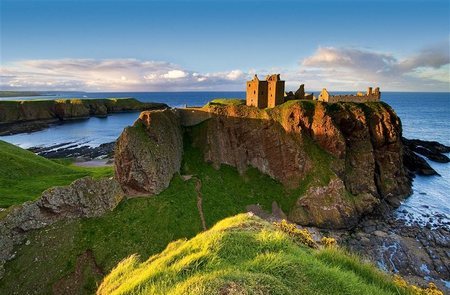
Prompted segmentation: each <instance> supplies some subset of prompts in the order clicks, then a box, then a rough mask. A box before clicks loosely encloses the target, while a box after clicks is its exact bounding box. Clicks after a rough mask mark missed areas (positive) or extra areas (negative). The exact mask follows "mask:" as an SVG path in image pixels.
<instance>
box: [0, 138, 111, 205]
mask: <svg viewBox="0 0 450 295" xmlns="http://www.w3.org/2000/svg"><path fill="white" fill-rule="evenodd" d="M0 163H1V165H0V207H9V206H11V205H15V204H21V203H23V202H25V201H30V200H34V199H36V198H38V197H39V196H40V195H41V193H42V192H43V191H44V190H46V189H48V188H50V187H53V186H58V185H67V184H70V183H71V182H72V181H74V180H75V179H78V178H81V177H84V176H88V175H90V176H93V177H103V176H111V175H112V173H113V168H112V167H93V168H85V167H77V166H74V165H71V164H70V162H68V161H64V162H63V161H51V160H48V159H45V158H43V157H40V156H37V155H35V154H34V153H32V152H30V151H26V150H23V149H21V148H19V147H17V146H14V145H12V144H9V143H6V142H4V141H1V140H0Z"/></svg>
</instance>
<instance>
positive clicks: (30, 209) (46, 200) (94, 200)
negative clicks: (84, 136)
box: [0, 177, 124, 278]
mask: <svg viewBox="0 0 450 295" xmlns="http://www.w3.org/2000/svg"><path fill="white" fill-rule="evenodd" d="M123 196H124V193H123V191H122V189H121V188H120V185H119V184H118V183H117V182H116V181H115V180H114V179H108V178H104V179H100V180H95V179H92V178H91V177H84V178H81V179H78V180H75V181H74V182H73V183H72V184H70V185H69V186H62V187H54V188H51V189H48V190H46V191H45V192H44V193H43V194H42V196H41V197H40V198H39V199H38V200H36V201H33V202H26V203H24V204H23V205H21V206H18V207H16V208H14V209H12V211H11V212H9V213H8V215H7V216H6V217H5V218H4V219H2V220H1V221H0V278H1V277H2V274H3V265H4V263H5V262H6V261H7V260H9V259H11V258H13V254H12V253H13V247H14V246H15V245H17V244H20V243H22V242H24V240H25V239H26V233H27V232H28V231H30V230H34V229H39V228H42V227H45V226H48V225H50V224H53V223H55V222H57V221H61V220H68V219H74V218H85V217H95V216H100V215H102V214H104V213H106V212H108V211H111V210H112V209H114V208H115V207H116V206H117V204H118V203H119V202H120V201H121V200H122V199H123Z"/></svg>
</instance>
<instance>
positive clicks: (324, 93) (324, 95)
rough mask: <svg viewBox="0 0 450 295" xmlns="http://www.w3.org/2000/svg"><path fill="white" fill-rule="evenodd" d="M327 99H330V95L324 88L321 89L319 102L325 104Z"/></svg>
mask: <svg viewBox="0 0 450 295" xmlns="http://www.w3.org/2000/svg"><path fill="white" fill-rule="evenodd" d="M329 99H330V93H328V91H327V89H326V88H323V89H322V91H321V92H320V94H319V100H320V101H326V102H327V101H328V100H329Z"/></svg>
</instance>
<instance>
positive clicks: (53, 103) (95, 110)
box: [0, 98, 167, 135]
mask: <svg viewBox="0 0 450 295" xmlns="http://www.w3.org/2000/svg"><path fill="white" fill-rule="evenodd" d="M166 107H167V105H166V104H163V103H143V102H140V101H138V100H136V99H134V98H123V99H59V100H29V101H0V135H7V134H15V133H22V132H32V131H37V130H41V129H44V128H47V127H48V126H49V124H52V123H57V122H62V121H67V120H75V119H83V118H88V117H90V116H100V117H104V116H106V115H108V114H110V113H118V112H131V111H143V110H152V109H163V108H166Z"/></svg>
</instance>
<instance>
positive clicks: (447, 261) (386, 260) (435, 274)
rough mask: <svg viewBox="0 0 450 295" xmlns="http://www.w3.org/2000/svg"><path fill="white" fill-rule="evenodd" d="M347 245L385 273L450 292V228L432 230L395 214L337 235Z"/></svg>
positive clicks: (379, 217) (372, 220)
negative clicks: (395, 274) (434, 285)
mask: <svg viewBox="0 0 450 295" xmlns="http://www.w3.org/2000/svg"><path fill="white" fill-rule="evenodd" d="M332 235H333V236H335V237H336V238H337V239H338V240H339V241H340V244H342V245H345V246H346V247H347V248H348V249H349V250H350V251H354V252H356V253H358V254H359V255H361V256H362V257H365V258H367V259H368V260H370V261H372V262H373V263H375V264H376V265H378V267H380V268H381V269H383V270H384V271H388V272H391V273H397V274H399V275H401V276H402V277H404V278H406V279H407V280H408V282H410V283H413V284H417V285H421V286H426V285H427V284H428V283H429V282H434V283H435V284H436V285H437V286H438V287H439V288H440V289H442V290H446V292H450V255H449V254H450V225H448V224H444V225H442V226H437V227H434V228H432V227H430V226H425V227H424V226H422V225H420V224H418V223H412V224H411V223H409V222H407V221H406V220H404V219H397V218H396V217H395V216H394V214H393V212H392V211H390V212H389V213H388V214H383V215H380V216H368V217H366V218H365V219H363V220H362V221H361V222H360V223H359V225H358V226H357V227H356V228H355V229H354V230H352V231H350V232H333V233H332Z"/></svg>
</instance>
